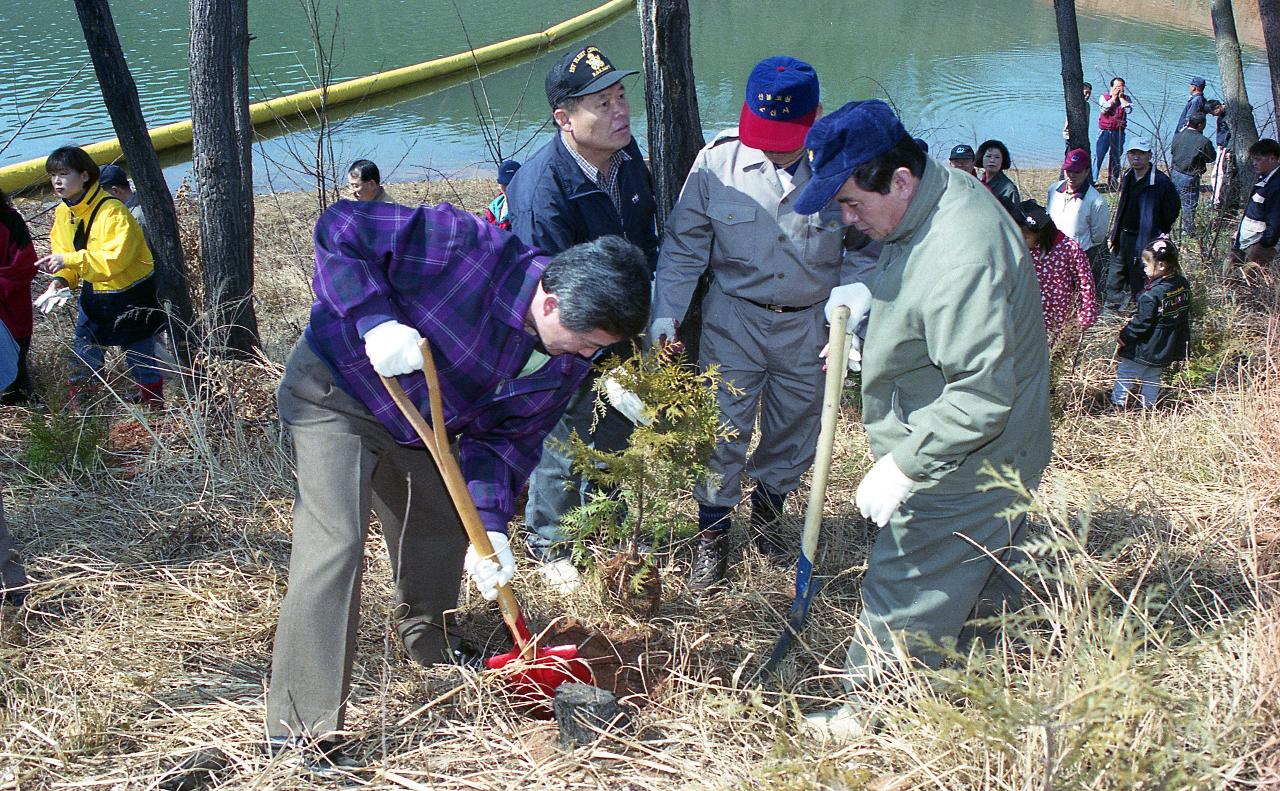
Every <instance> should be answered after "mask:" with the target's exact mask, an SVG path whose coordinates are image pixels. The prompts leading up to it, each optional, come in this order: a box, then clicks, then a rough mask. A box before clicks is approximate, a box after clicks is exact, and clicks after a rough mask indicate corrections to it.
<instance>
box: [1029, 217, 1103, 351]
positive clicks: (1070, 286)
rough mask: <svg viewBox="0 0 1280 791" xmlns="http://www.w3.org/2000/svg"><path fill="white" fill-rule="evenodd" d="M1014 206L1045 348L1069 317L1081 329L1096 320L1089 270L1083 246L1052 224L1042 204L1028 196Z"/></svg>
mask: <svg viewBox="0 0 1280 791" xmlns="http://www.w3.org/2000/svg"><path fill="white" fill-rule="evenodd" d="M1018 209H1019V213H1018V214H1019V216H1018V224H1019V225H1020V226H1022V238H1023V240H1024V241H1026V243H1027V249H1028V250H1029V251H1030V252H1031V260H1032V261H1034V262H1035V265H1036V279H1037V280H1038V281H1039V282H1040V305H1041V306H1042V307H1043V308H1044V329H1045V332H1046V334H1047V335H1048V336H1049V348H1050V349H1053V348H1054V346H1055V345H1056V343H1057V340H1058V337H1059V334H1060V333H1061V332H1062V328H1063V327H1065V326H1067V324H1068V323H1069V322H1070V321H1071V320H1072V319H1074V320H1075V321H1076V324H1077V325H1078V326H1079V327H1080V328H1081V329H1084V328H1085V327H1088V326H1090V325H1092V324H1093V322H1094V321H1096V320H1097V318H1098V303H1097V300H1096V299H1095V298H1094V285H1093V272H1092V270H1091V268H1090V266H1089V257H1088V256H1087V255H1085V252H1084V250H1083V249H1081V247H1080V245H1078V244H1076V240H1075V239H1072V238H1071V237H1070V236H1067V235H1066V234H1064V233H1063V232H1062V231H1060V230H1059V229H1058V226H1056V225H1054V222H1053V219H1052V218H1051V217H1050V216H1049V213H1048V212H1047V211H1045V210H1044V207H1043V206H1041V205H1040V204H1038V203H1036V202H1035V201H1033V200H1029V201H1023V202H1022V204H1020V205H1019V206H1018Z"/></svg>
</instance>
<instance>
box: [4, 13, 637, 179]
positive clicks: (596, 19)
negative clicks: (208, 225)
mask: <svg viewBox="0 0 1280 791" xmlns="http://www.w3.org/2000/svg"><path fill="white" fill-rule="evenodd" d="M634 3H635V0H610V2H607V3H605V4H604V5H601V6H597V7H596V8H593V9H591V10H590V11H587V12H585V13H582V14H579V15H578V16H575V17H573V18H571V19H567V20H565V21H564V22H561V23H559V24H557V25H552V26H551V27H549V28H547V29H546V30H543V31H542V32H540V33H527V34H525V35H523V36H517V37H515V38H510V39H507V40H506V41H499V42H497V43H496V44H488V45H485V46H483V47H479V48H477V49H474V50H467V51H465V52H459V53H457V54H456V55H447V56H445V57H443V58H436V59H435V60H428V61H425V62H423V63H417V64H414V65H412V66H404V67H402V68H399V69H392V70H391V71H384V72H380V73H378V74H371V75H369V76H367V77H357V78H356V79H354V80H347V81H346V82H341V83H338V84H337V85H330V86H329V89H328V95H327V97H326V96H325V91H324V90H323V89H321V88H313V89H312V90H309V91H302V92H301V93H294V94H290V95H288V96H281V97H279V98H276V99H268V100H267V101H263V102H256V103H254V104H251V105H249V118H250V120H251V121H252V123H253V125H254V126H258V125H261V124H265V123H268V122H270V121H276V120H281V119H287V118H289V117H290V116H296V115H301V114H303V113H307V112H316V111H319V110H320V108H321V106H322V104H323V105H325V106H328V107H333V106H335V105H339V104H345V103H347V102H351V101H356V100H359V99H363V98H365V97H368V96H373V95H374V94H378V93H384V92H386V91H391V90H395V89H396V88H403V87H404V86H406V85H412V84H414V83H418V82H425V81H426V80H433V79H438V78H440V77H447V76H449V75H452V74H457V73H458V72H461V71H464V70H466V69H469V68H475V67H477V66H482V65H484V64H487V63H493V62H495V61H499V60H503V59H505V58H510V57H513V56H515V55H520V54H524V53H527V52H530V51H536V50H538V49H540V48H542V49H545V48H549V47H551V46H552V45H553V44H555V43H556V42H557V41H559V40H561V39H564V38H566V37H570V36H572V35H574V34H575V33H577V32H579V31H581V30H584V29H586V28H589V27H593V26H595V25H598V24H601V23H603V22H606V21H608V20H610V19H612V18H613V17H615V16H618V15H620V14H621V13H622V12H623V11H625V10H627V9H628V8H631V7H632V6H633V5H634ZM148 134H149V135H150V136H151V145H152V147H154V148H155V150H156V151H164V150H166V149H171V148H179V147H182V146H187V145H190V144H191V121H190V119H188V120H186V121H179V122H177V123H173V124H165V125H164V126H157V127H156V128H154V129H150V130H148ZM84 150H85V152H86V153H88V154H89V156H91V157H93V161H95V162H97V163H98V164H100V165H105V164H107V163H109V162H115V161H116V160H118V159H120V157H121V150H120V141H119V140H118V139H117V138H112V139H110V140H103V141H101V142H98V143H92V144H90V145H87V146H84ZM44 161H45V158H44V157H39V158H37V159H29V160H27V161H26V162H18V163H16V164H13V165H6V166H5V167H2V168H0V189H3V190H5V191H6V192H17V191H19V190H21V189H25V188H26V187H29V186H31V185H33V184H36V183H38V182H40V181H43V180H44V178H45V172H44Z"/></svg>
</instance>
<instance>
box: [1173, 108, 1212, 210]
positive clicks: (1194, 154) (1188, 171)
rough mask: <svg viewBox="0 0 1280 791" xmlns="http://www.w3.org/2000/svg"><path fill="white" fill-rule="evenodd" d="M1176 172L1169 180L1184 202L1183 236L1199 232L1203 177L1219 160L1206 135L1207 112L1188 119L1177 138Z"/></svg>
mask: <svg viewBox="0 0 1280 791" xmlns="http://www.w3.org/2000/svg"><path fill="white" fill-rule="evenodd" d="M1169 156H1170V159H1172V160H1173V169H1172V171H1171V172H1170V173H1169V178H1170V179H1172V180H1173V186H1174V187H1176V188H1177V190H1178V197H1180V198H1181V199H1182V233H1183V234H1187V235H1190V234H1193V233H1195V230H1196V205H1197V204H1199V203H1200V177H1201V176H1203V175H1204V171H1205V168H1207V167H1208V166H1209V163H1210V162H1213V161H1214V159H1215V158H1217V156H1218V153H1217V151H1215V150H1214V148H1213V143H1211V142H1209V138H1207V137H1205V136H1204V113H1194V114H1193V115H1192V116H1191V117H1190V118H1188V119H1187V125H1186V128H1184V129H1183V130H1182V131H1181V132H1179V133H1178V134H1176V135H1174V136H1173V146H1172V148H1171V150H1170V152H1169Z"/></svg>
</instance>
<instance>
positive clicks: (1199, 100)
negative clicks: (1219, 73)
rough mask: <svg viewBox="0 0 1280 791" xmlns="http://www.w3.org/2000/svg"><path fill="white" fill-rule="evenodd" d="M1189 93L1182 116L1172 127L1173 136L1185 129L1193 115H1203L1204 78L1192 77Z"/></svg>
mask: <svg viewBox="0 0 1280 791" xmlns="http://www.w3.org/2000/svg"><path fill="white" fill-rule="evenodd" d="M1190 91H1191V96H1190V97H1189V98H1188V99H1187V104H1186V106H1185V107H1183V108H1182V114H1181V115H1179V116H1178V123H1177V124H1175V125H1174V127H1173V132H1174V134H1177V133H1178V132H1181V131H1182V130H1183V129H1186V128H1187V124H1188V123H1189V122H1190V121H1191V117H1192V116H1193V115H1195V114H1197V113H1201V114H1203V113H1204V77H1192V78H1191V88H1190Z"/></svg>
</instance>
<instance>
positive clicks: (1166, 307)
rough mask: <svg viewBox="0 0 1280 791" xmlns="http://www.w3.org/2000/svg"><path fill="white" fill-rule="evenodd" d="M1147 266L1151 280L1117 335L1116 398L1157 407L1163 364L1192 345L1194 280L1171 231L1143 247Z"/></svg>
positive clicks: (1122, 403)
mask: <svg viewBox="0 0 1280 791" xmlns="http://www.w3.org/2000/svg"><path fill="white" fill-rule="evenodd" d="M1142 269H1143V272H1144V273H1145V274H1146V277H1147V279H1148V280H1149V281H1150V283H1151V285H1150V286H1148V287H1147V289H1146V290H1145V291H1143V292H1142V294H1141V295H1139V297H1138V309H1137V312H1136V313H1135V314H1134V316H1133V318H1132V319H1131V320H1130V321H1129V323H1128V324H1126V325H1125V326H1124V329H1122V330H1120V338H1119V339H1118V341H1117V345H1118V346H1119V349H1117V351H1116V356H1117V357H1118V358H1119V362H1118V364H1117V365H1116V384H1115V387H1114V388H1113V389H1112V391H1111V403H1112V404H1114V405H1115V406H1117V407H1120V408H1127V407H1128V406H1130V405H1131V403H1132V402H1133V401H1136V402H1137V403H1138V404H1140V405H1141V406H1142V407H1143V408H1144V409H1150V408H1152V407H1154V406H1155V405H1156V400H1157V399H1158V398H1159V396H1160V379H1161V376H1162V374H1163V373H1164V369H1165V368H1166V367H1168V366H1170V365H1172V364H1173V363H1176V362H1178V361H1179V360H1185V359H1186V358H1187V352H1188V348H1189V347H1190V345H1191V284H1190V283H1188V282H1187V279H1186V278H1185V277H1183V276H1182V269H1181V267H1180V266H1179V264H1178V248H1176V247H1174V246H1173V242H1171V241H1169V239H1168V237H1165V236H1161V237H1158V238H1156V239H1155V240H1153V241H1152V242H1151V243H1150V244H1148V245H1147V246H1146V247H1144V248H1143V250H1142Z"/></svg>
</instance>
